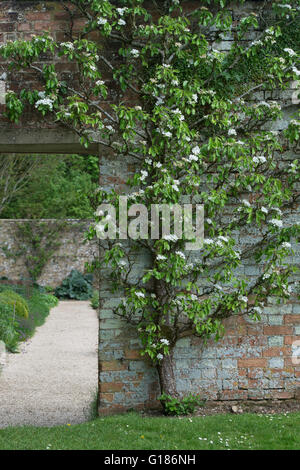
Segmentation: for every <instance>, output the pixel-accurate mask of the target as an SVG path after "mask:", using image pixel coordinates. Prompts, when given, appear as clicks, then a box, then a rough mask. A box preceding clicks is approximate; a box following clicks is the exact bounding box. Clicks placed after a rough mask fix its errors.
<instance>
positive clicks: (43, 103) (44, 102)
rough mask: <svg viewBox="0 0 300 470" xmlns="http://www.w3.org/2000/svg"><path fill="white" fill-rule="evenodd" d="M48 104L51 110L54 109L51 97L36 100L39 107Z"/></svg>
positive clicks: (36, 105)
mask: <svg viewBox="0 0 300 470" xmlns="http://www.w3.org/2000/svg"><path fill="white" fill-rule="evenodd" d="M41 105H43V106H48V107H49V108H50V110H51V111H52V109H53V100H51V99H50V98H42V99H41V100H38V101H36V103H35V107H36V108H38V107H39V106H41Z"/></svg>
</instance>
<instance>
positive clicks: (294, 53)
mask: <svg viewBox="0 0 300 470" xmlns="http://www.w3.org/2000/svg"><path fill="white" fill-rule="evenodd" d="M283 50H284V52H286V53H287V54H288V55H289V56H290V57H294V56H295V55H297V54H296V52H295V51H293V49H290V48H289V47H286V48H285V49H283Z"/></svg>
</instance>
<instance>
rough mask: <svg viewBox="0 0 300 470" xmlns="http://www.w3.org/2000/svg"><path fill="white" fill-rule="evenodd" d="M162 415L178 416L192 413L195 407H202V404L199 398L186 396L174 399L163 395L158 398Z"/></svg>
mask: <svg viewBox="0 0 300 470" xmlns="http://www.w3.org/2000/svg"><path fill="white" fill-rule="evenodd" d="M158 399H159V401H160V402H161V404H162V406H163V409H164V414H165V415H169V416H179V415H187V414H190V413H194V411H195V408H196V407H197V406H203V405H204V402H203V400H201V399H200V397H199V396H194V395H187V396H186V397H184V398H181V399H180V398H174V397H171V395H167V394H165V393H163V394H162V395H161V396H160V397H159V398H158Z"/></svg>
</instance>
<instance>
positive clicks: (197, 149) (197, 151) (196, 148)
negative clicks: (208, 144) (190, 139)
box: [192, 145, 200, 155]
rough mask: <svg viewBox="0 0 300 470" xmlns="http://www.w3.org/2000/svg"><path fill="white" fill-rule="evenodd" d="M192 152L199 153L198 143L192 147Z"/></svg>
mask: <svg viewBox="0 0 300 470" xmlns="http://www.w3.org/2000/svg"><path fill="white" fill-rule="evenodd" d="M192 153H193V154H194V155H199V153H200V148H199V146H198V145H196V147H194V148H193V149H192Z"/></svg>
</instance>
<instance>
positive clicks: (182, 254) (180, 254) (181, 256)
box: [175, 251, 185, 259]
mask: <svg viewBox="0 0 300 470" xmlns="http://www.w3.org/2000/svg"><path fill="white" fill-rule="evenodd" d="M175 254H176V255H177V256H180V258H182V259H185V254H184V253H182V251H175Z"/></svg>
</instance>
